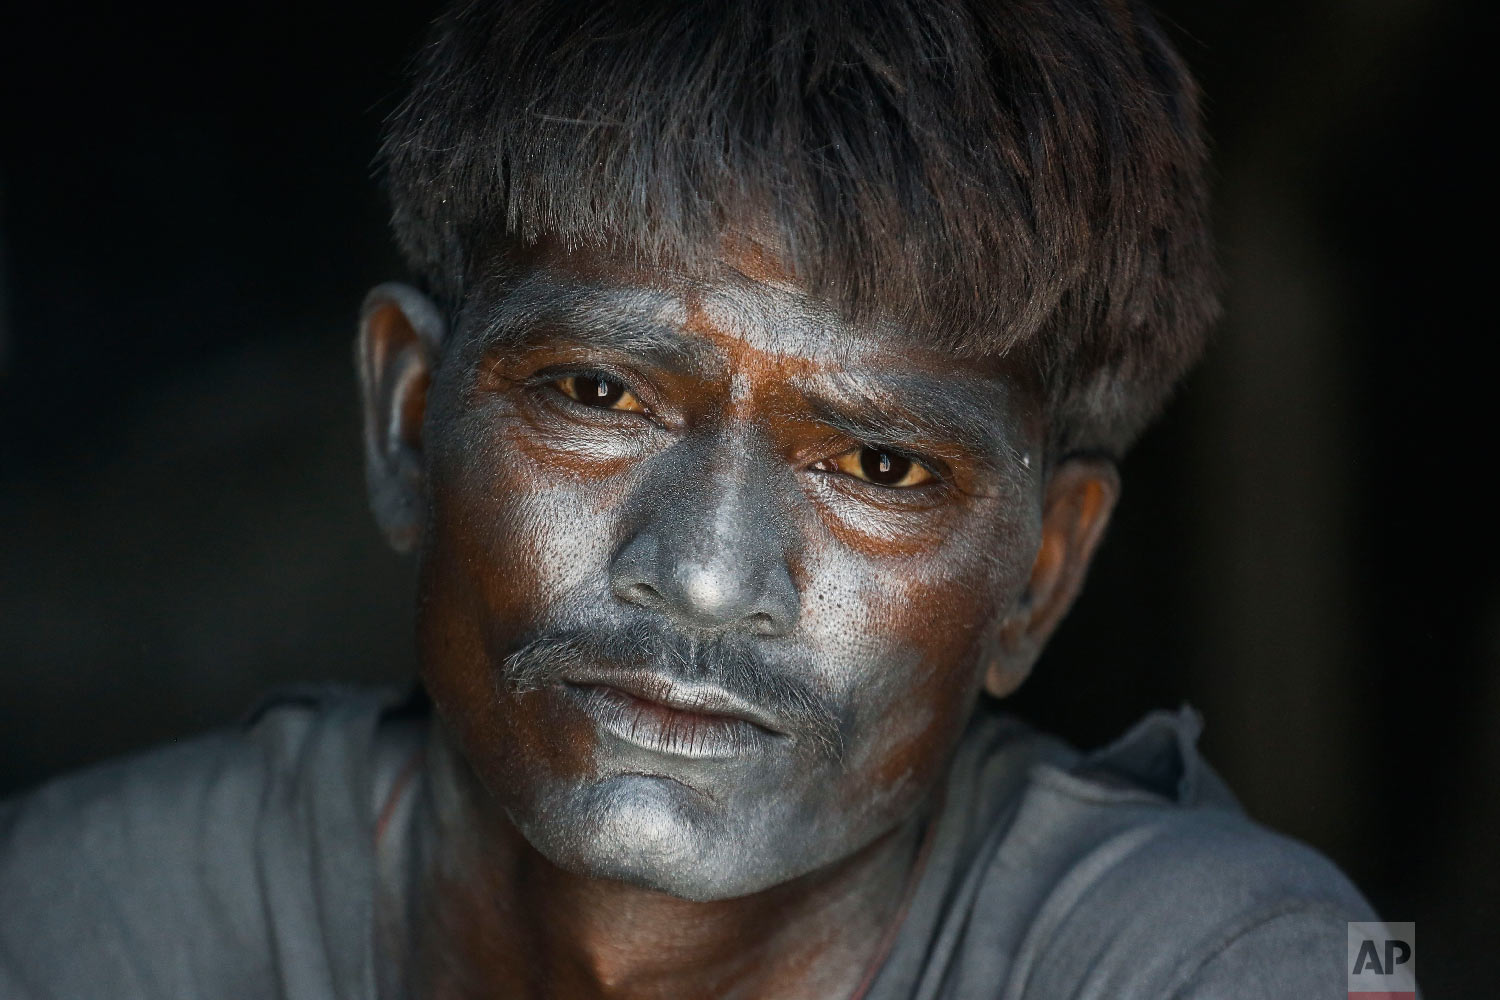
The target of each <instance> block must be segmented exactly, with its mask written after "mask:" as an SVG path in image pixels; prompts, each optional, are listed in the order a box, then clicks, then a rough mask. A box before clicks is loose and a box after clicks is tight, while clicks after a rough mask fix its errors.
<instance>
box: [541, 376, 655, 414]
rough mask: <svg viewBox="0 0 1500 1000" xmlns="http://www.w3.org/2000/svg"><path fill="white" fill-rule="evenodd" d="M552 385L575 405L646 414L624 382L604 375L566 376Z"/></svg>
mask: <svg viewBox="0 0 1500 1000" xmlns="http://www.w3.org/2000/svg"><path fill="white" fill-rule="evenodd" d="M552 385H553V386H554V387H555V388H556V389H557V391H558V392H560V393H562V394H563V395H564V396H567V397H568V398H569V399H571V400H572V401H573V402H575V403H579V404H582V405H583V406H591V407H594V408H595V409H599V410H619V411H621V412H623V413H645V412H646V408H645V407H644V406H642V405H641V401H640V400H638V399H636V398H635V394H634V393H632V392H631V391H630V390H629V389H627V388H625V384H624V383H623V382H618V381H616V380H614V379H611V378H607V377H605V376H602V375H565V376H563V377H562V378H560V379H558V380H557V381H555V382H553V383H552Z"/></svg>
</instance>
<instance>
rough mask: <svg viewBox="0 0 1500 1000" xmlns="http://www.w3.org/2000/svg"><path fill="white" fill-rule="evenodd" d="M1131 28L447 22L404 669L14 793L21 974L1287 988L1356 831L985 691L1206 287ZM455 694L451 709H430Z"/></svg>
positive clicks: (260, 991) (169, 979)
mask: <svg viewBox="0 0 1500 1000" xmlns="http://www.w3.org/2000/svg"><path fill="white" fill-rule="evenodd" d="M1202 150H1203V144H1202V139H1201V136H1200V134H1199V125H1198V118H1197V111H1196V101H1195V94H1194V91H1193V87H1192V85H1191V83H1190V81H1189V79H1188V77H1187V76H1186V73H1185V72H1184V70H1183V68H1182V67H1181V65H1180V63H1179V61H1178V59H1177V57H1176V56H1175V55H1174V54H1173V52H1172V51H1171V49H1170V47H1169V46H1168V44H1167V43H1166V41H1165V40H1164V38H1163V37H1162V34H1161V32H1160V30H1159V29H1158V28H1157V27H1156V25H1155V24H1154V23H1153V22H1152V21H1151V20H1150V19H1149V17H1148V16H1147V15H1145V14H1144V13H1143V12H1142V11H1140V10H1138V9H1135V8H1134V7H1133V6H1131V5H1129V4H1126V3H1115V2H1105V0H1038V2H1028V3H1020V2H1017V3H1004V2H995V3H955V4H933V3H903V2H891V3H880V4H868V5H867V4H857V3H817V4H810V3H806V2H803V3H780V2H775V3H773V2H767V3H737V4H729V3H700V4H646V3H643V4H619V5H605V6H603V7H594V6H590V5H573V4H566V3H533V4H525V5H509V4H479V3H462V4H459V5H458V6H456V7H455V8H454V9H453V10H451V11H450V12H449V13H448V14H446V15H445V16H444V17H443V18H442V19H441V20H440V22H439V23H438V25H437V28H436V30H435V33H434V36H433V40H432V42H431V44H430V45H429V46H428V47H427V48H426V49H425V50H424V52H423V55H422V57H421V59H420V62H419V65H418V67H417V71H416V82H415V86H414V89H413V91H412V94H411V96H410V97H409V98H408V100H407V101H406V102H405V104H404V105H403V106H402V108H401V109H400V110H399V111H398V113H397V114H396V115H395V116H394V118H393V120H392V122H391V124H390V129H389V133H388V137H387V141H386V144H385V148H384V162H385V164H386V168H387V173H388V179H389V183H390V188H391V192H392V197H393V201H394V220H395V228H396V233H397V236H398V239H399V241H400V243H401V246H402V248H403V250H404V251H405V252H406V254H407V257H408V259H409V261H410V263H411V265H412V268H413V270H414V272H415V273H416V275H417V279H418V284H419V285H420V286H421V290H420V291H419V290H417V289H416V288H413V287H409V286H406V285H394V284H393V285H383V286H380V287H377V288H376V289H375V290H374V291H373V292H371V293H370V296H369V297H368V299H367V300H366V303H365V307H364V310H363V314H362V324H361V331H360V339H359V350H358V362H359V374H360V378H361V382H362V386H363V390H364V405H365V414H364V415H365V426H366V437H365V444H366V453H367V460H368V479H369V488H370V493H371V497H372V504H373V507H374V511H375V514H376V517H377V520H378V521H379V523H380V525H381V527H382V529H383V530H384V532H385V533H386V535H387V536H388V537H389V539H390V540H391V542H392V544H393V545H394V546H395V547H396V548H398V549H401V550H411V551H414V552H416V553H417V555H418V557H419V559H420V566H421V573H420V580H421V582H420V600H419V607H418V634H419V661H420V669H421V677H422V682H423V685H422V686H423V689H424V693H423V694H422V695H420V696H418V697H415V698H412V699H410V700H408V701H406V702H398V701H395V700H390V699H385V700H382V699H381V698H380V697H378V696H372V695H359V694H351V693H337V692H307V693H303V694H291V695H286V696H283V697H280V698H278V699H276V700H273V701H272V702H271V703H269V704H268V705H267V706H266V707H264V708H263V709H261V710H260V711H259V712H258V713H257V714H256V716H255V718H254V719H253V721H252V722H251V724H250V725H249V726H248V727H247V728H246V729H245V730H244V731H243V732H236V733H225V734H219V735H216V736H211V737H208V738H205V739H201V740H198V741H195V742H192V743H189V744H184V745H180V746H178V747H174V748H172V749H169V750H165V751H161V752H158V753H156V754H153V755H148V756H145V757H143V758H140V759H137V760H133V761H127V762H123V763H117V764H112V765H107V766H105V767H103V768H99V769H95V770H93V771H90V772H87V773H85V774H82V775H78V776H75V777H71V778H67V779H64V780H62V781H60V782H56V783H54V784H52V785H50V786H48V787H45V788H43V789H42V790H40V791H38V792H36V793H33V794H32V795H31V796H30V797H28V798H25V799H22V800H20V801H18V802H15V803H12V804H10V805H8V806H6V807H5V811H4V812H3V813H0V900H3V913H0V995H4V996H13V995H14V996H113V997H130V996H142V997H148V996H149V997H163V996H183V997H187V996H234V997H271V996H277V997H282V996H284V997H294V998H315V997H374V996H379V997H394V996H424V997H718V996H734V997H757V998H760V997H766V998H769V997H837V998H843V997H867V998H896V997H924V998H971V997H1006V998H1020V997H1028V998H1038V997H1061V996H1078V997H1085V996H1086V997H1110V998H1122V997H1219V996H1247V997H1260V996H1264V997H1273V996H1274V997H1284V996H1300V995H1307V996H1313V995H1323V994H1329V993H1335V992H1337V990H1338V988H1339V982H1340V975H1339V960H1340V957H1341V956H1342V954H1343V951H1342V948H1343V942H1344V940H1345V922H1346V921H1348V920H1351V919H1370V913H1369V910H1368V907H1367V905H1366V904H1365V903H1364V902H1363V900H1362V899H1361V898H1360V897H1359V895H1358V893H1357V892H1356V891H1355V890H1354V889H1353V888H1352V887H1351V886H1349V884H1348V883H1347V882H1346V881H1345V880H1344V879H1343V877H1342V876H1341V875H1340V874H1339V873H1338V872H1337V871H1336V870H1335V869H1333V867H1332V866H1331V865H1329V864H1328V863H1327V862H1326V861H1324V860H1322V859H1321V858H1319V857H1318V856H1317V855H1315V854H1313V853H1312V852H1310V851H1308V850H1307V849H1306V848H1303V847H1301V846H1298V845H1296V844H1293V843H1290V842H1288V841H1285V840H1283V839H1281V838H1279V837H1276V836H1275V835H1273V834H1271V833H1269V832H1267V831H1264V830H1261V829H1259V828H1257V827H1256V826H1254V825H1253V824H1252V823H1250V822H1249V821H1248V820H1246V819H1245V818H1244V817H1243V816H1242V815H1241V814H1240V813H1239V812H1238V811H1237V809H1236V807H1235V806H1234V805H1233V801H1232V799H1231V798H1230V797H1229V795H1228V793H1227V792H1226V791H1225V790H1224V789H1223V787H1222V786H1221V785H1220V783H1219V782H1218V780H1217V779H1216V778H1215V777H1214V776H1213V774H1212V772H1211V771H1209V770H1208V769H1207V767H1206V766H1205V765H1204V764H1203V763H1202V761H1201V760H1200V759H1199V758H1198V756H1197V754H1196V751H1195V750H1194V748H1193V740H1194V737H1195V735H1196V722H1195V720H1194V719H1193V717H1192V716H1191V715H1189V714H1185V713H1184V714H1180V715H1176V716H1172V715H1155V716H1152V717H1150V718H1148V719H1147V720H1145V721H1143V722H1142V723H1141V724H1140V725H1139V726H1138V727H1137V728H1136V729H1135V730H1133V731H1132V732H1131V733H1130V734H1129V735H1127V736H1126V737H1125V738H1123V739H1122V740H1121V741H1119V742H1118V743H1116V744H1115V745H1113V746H1111V747H1109V748H1106V749H1105V750H1103V751H1100V752H1097V753H1093V754H1089V755H1082V754H1079V753H1077V752H1075V751H1073V750H1071V749H1069V748H1067V747H1065V746H1063V745H1061V744H1060V743H1059V742H1057V741H1055V740H1052V739H1049V738H1048V737H1046V736H1044V735H1041V734H1038V733H1035V732H1032V731H1030V730H1028V729H1027V728H1026V727H1025V726H1024V725H1022V724H1021V723H1019V722H1018V721H1016V720H1014V719H1012V718H1010V717H1008V716H1006V715H1005V714H1004V713H1003V712H1002V711H1001V710H1000V709H999V708H997V707H996V699H999V698H1003V697H1004V696H1005V695H1006V694H1008V693H1009V692H1011V691H1013V690H1014V689H1015V688H1016V686H1017V685H1019V684H1020V683H1021V682H1022V680H1023V679H1024V678H1025V676H1026V674H1027V672H1028V671H1029V670H1030V669H1031V666H1032V664H1033V662H1034V661H1035V659H1036V657H1037V655H1038V653H1039V652H1040V651H1041V649H1042V648H1043V646H1044V645H1045V643H1046V641H1047V639H1048V637H1049V636H1050V635H1051V633H1052V631H1053V629H1054V628H1055V627H1056V626H1057V624H1058V622H1059V621H1060V619H1061V618H1062V617H1063V615H1064V614H1065V612H1066V611H1067V609H1068V606H1069V605H1070V603H1071V602H1072V600H1073V598H1074V596H1075V595H1076V593H1077V592H1078V589H1079V586H1080V585H1081V583H1082V580H1083V578H1084V575H1085V571H1086V569H1087V566H1088V562H1089V559H1090V557H1091V555H1092V553H1093V551H1094V549H1095V547H1096V546H1097V544H1098V542H1099V539H1100V538H1101V536H1102V534H1103V532H1104V529H1105V525H1106V522H1107V520H1108V518H1109V514H1110V510H1111V508H1112V506H1113V504H1114V501H1115V498H1116V495H1117V493H1118V476H1117V473H1116V462H1117V460H1118V459H1119V458H1120V456H1121V455H1122V454H1123V453H1124V451H1125V450H1126V448H1127V447H1128V445H1129V444H1130V442H1131V441H1132V440H1133V439H1134V438H1135V437H1136V435H1137V434H1138V433H1139V432H1140V430H1141V429H1142V428H1143V426H1144V425H1145V423H1146V422H1147V421H1148V420H1149V418H1150V417H1151V416H1152V415H1153V414H1154V412H1155V411H1156V410H1157V408H1158V407H1159V406H1160V404H1161V402H1162V400H1163V399H1164V397H1165V396H1166V395H1167V393H1168V392H1169V390H1170V388H1171V387H1172V385H1173V384H1174V383H1175V382H1176V381H1177V380H1178V379H1179V378H1180V376H1181V375H1182V373H1183V372H1184V371H1185V370H1186V369H1187V368H1188V367H1189V365H1190V364H1191V363H1192V361H1193V360H1194V359H1195V358H1196V356H1197V353H1198V351H1199V347H1200V342H1201V339H1202V336H1203V333H1204V330H1205V327H1206V326H1207V323H1208V321H1209V320H1210V318H1211V316H1212V313H1213V296H1212V284H1213V282H1212V267H1211V264H1210V261H1209V252H1208V241H1207V237H1206V235H1205V221H1204V197H1203V182H1202V171H1203V151H1202ZM429 699H430V702H429Z"/></svg>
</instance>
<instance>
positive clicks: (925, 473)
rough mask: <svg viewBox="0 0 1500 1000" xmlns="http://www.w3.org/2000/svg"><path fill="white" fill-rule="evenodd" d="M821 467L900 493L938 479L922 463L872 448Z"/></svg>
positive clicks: (862, 449) (849, 453)
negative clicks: (888, 487) (896, 490)
mask: <svg viewBox="0 0 1500 1000" xmlns="http://www.w3.org/2000/svg"><path fill="white" fill-rule="evenodd" d="M819 464H820V465H822V466H824V467H825V468H826V467H831V468H832V469H833V470H836V471H838V472H842V473H844V474H845V475H848V476H853V477H854V478H855V479H862V480H864V481H865V482H867V483H874V484H875V485H876V486H890V487H896V488H900V489H905V488H907V487H911V486H921V485H923V484H924V483H928V482H931V481H932V480H933V479H934V478H936V477H934V476H933V474H932V472H931V471H929V470H928V469H927V467H926V466H924V465H922V464H921V463H920V462H914V461H912V460H911V459H909V458H907V457H906V456H905V455H901V454H898V453H897V452H894V451H889V450H887V449H884V448H872V447H869V446H861V447H859V448H851V449H849V450H848V451H846V452H844V453H843V454H842V455H838V456H835V457H834V458H830V459H827V460H826V461H825V462H820V463H819Z"/></svg>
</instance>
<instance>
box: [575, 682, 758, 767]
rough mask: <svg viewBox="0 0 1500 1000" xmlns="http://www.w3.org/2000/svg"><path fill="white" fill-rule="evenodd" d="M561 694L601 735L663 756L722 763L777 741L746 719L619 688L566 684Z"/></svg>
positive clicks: (754, 751)
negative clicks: (684, 707)
mask: <svg viewBox="0 0 1500 1000" xmlns="http://www.w3.org/2000/svg"><path fill="white" fill-rule="evenodd" d="M563 690H564V691H566V692H567V693H568V695H569V696H570V697H571V699H572V700H573V702H574V703H575V704H577V705H578V706H579V708H581V709H582V710H583V712H584V714H585V715H587V716H588V717H589V718H591V719H593V720H594V723H595V724H596V725H597V726H598V727H599V729H600V731H601V732H604V733H607V734H609V735H611V736H614V737H616V738H617V739H620V740H624V741H625V742H626V743H631V744H634V745H635V746H638V747H643V748H645V749H647V750H651V751H654V752H656V753H659V754H666V755H669V756H673V757H688V758H692V759H695V760H723V759H727V758H731V757H744V756H747V755H749V754H752V753H758V752H760V751H763V750H764V749H765V748H766V745H767V743H768V742H769V741H770V740H771V739H772V738H773V734H771V733H768V732H766V731H765V730H764V729H761V728H760V727H759V726H757V725H755V724H753V723H750V722H746V721H745V720H743V719H735V718H731V717H729V716H725V715H704V714H702V713H700V712H686V711H683V710H682V709H677V708H668V707H667V706H666V705H663V704H661V703H660V702H655V701H646V700H644V699H642V698H637V697H635V696H634V695H631V694H626V693H625V692H624V691H621V690H619V689H618V688H612V687H605V686H603V685H599V684H566V685H564V687H563Z"/></svg>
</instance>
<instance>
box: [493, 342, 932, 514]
mask: <svg viewBox="0 0 1500 1000" xmlns="http://www.w3.org/2000/svg"><path fill="white" fill-rule="evenodd" d="M567 378H577V379H593V380H599V381H605V382H610V383H613V384H615V385H618V386H620V387H621V388H622V389H624V391H625V392H627V393H629V394H630V395H631V396H633V397H634V398H635V399H636V400H637V401H638V402H639V403H640V405H641V407H642V409H643V410H644V411H645V412H644V413H635V412H631V411H627V410H613V409H609V408H606V407H598V406H589V405H587V404H585V403H581V402H579V401H578V400H576V399H574V398H572V397H571V396H569V395H568V394H567V393H566V392H564V391H563V390H562V389H560V388H559V387H558V383H559V382H561V381H562V380H564V379H567ZM522 384H523V385H524V386H525V387H526V388H527V389H528V390H530V391H532V392H537V393H545V394H546V395H547V397H548V401H549V402H550V403H552V404H553V405H558V406H565V407H567V408H568V409H570V410H572V411H575V412H580V411H581V412H585V413H587V414H588V415H590V416H593V417H598V416H600V415H602V414H614V415H616V416H623V417H631V418H638V417H645V418H647V419H652V409H651V406H650V404H649V403H647V402H646V399H645V397H644V395H643V394H642V393H641V392H639V391H638V390H637V389H636V388H635V384H634V381H633V380H631V379H628V378H624V377H622V376H621V375H619V374H618V373H616V372H613V371H608V370H605V369H601V368H553V369H543V370H542V371H539V372H537V373H536V374H534V375H532V376H531V377H529V378H527V379H525V380H524V381H523V383H522ZM865 450H869V451H873V452H879V453H883V454H886V455H890V456H892V457H894V458H900V459H904V460H905V461H908V462H910V463H912V464H913V465H915V466H919V467H921V468H922V469H923V470H925V471H926V472H927V474H928V475H930V476H931V477H932V478H931V479H930V480H929V481H927V482H924V483H918V484H916V485H913V486H887V485H883V484H880V483H876V482H872V481H871V480H868V479H861V478H860V477H858V476H855V475H853V474H851V473H847V472H843V471H839V470H829V469H815V468H810V470H809V471H815V472H818V473H820V474H823V475H827V476H833V477H837V478H839V479H842V480H847V481H849V482H850V483H853V484H857V485H858V487H860V488H865V489H869V490H873V491H876V492H878V493H879V494H880V495H882V496H887V497H892V498H894V497H899V496H903V495H904V496H905V497H909V498H911V499H917V498H920V497H930V496H933V495H935V494H937V493H940V492H943V491H946V490H947V489H948V488H949V487H950V486H951V479H950V478H949V476H948V473H947V470H946V469H945V468H943V466H942V464H941V463H938V462H934V461H933V460H931V459H928V458H925V457H923V456H921V455H918V454H914V453H912V452H909V451H906V450H905V449H902V448H896V447H892V446H890V445H884V444H875V443H871V442H864V441H856V442H855V443H854V444H853V445H852V446H851V447H849V448H846V449H845V450H844V451H841V452H839V453H838V454H837V455H831V456H829V457H828V458H825V459H820V460H819V461H818V462H817V463H814V464H815V465H819V464H823V463H825V462H832V461H834V460H836V459H839V458H843V457H844V456H846V455H848V454H850V453H851V452H861V451H865Z"/></svg>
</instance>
